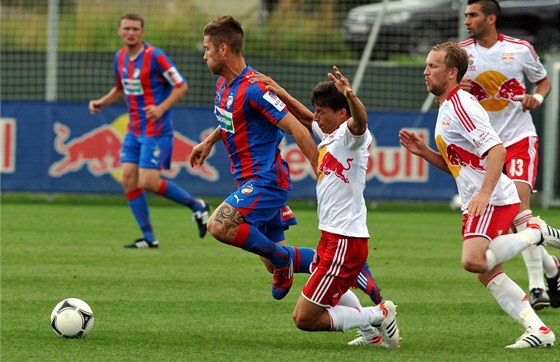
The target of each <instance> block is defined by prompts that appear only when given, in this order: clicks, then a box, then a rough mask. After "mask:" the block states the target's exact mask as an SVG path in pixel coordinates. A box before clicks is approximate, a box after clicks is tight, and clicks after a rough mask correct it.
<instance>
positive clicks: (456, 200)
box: [449, 195, 463, 210]
mask: <svg viewBox="0 0 560 362" xmlns="http://www.w3.org/2000/svg"><path fill="white" fill-rule="evenodd" d="M461 207H463V200H461V196H459V195H455V196H453V198H452V199H451V200H450V201H449V208H450V209H451V210H460V209H461Z"/></svg>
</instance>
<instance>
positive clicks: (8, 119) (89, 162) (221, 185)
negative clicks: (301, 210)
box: [0, 101, 456, 200]
mask: <svg viewBox="0 0 560 362" xmlns="http://www.w3.org/2000/svg"><path fill="white" fill-rule="evenodd" d="M0 106H1V112H2V114H1V122H0V129H1V132H0V136H1V138H0V150H1V152H2V154H0V160H1V161H2V167H1V168H0V172H1V173H2V183H1V189H2V191H3V192H4V191H18V192H68V193H108V194H116V193H121V192H122V189H121V186H120V178H121V171H120V159H119V155H120V148H121V145H122V140H123V138H124V135H125V133H126V129H127V123H128V114H127V112H126V108H125V107H124V105H116V106H112V107H108V108H105V109H103V110H102V111H101V112H100V113H99V114H98V115H96V116H92V115H90V114H89V111H88V107H87V103H46V102H12V101H7V102H1V105H0ZM368 116H369V128H370V131H371V133H372V135H373V141H372V144H371V146H370V157H369V162H368V168H367V185H366V190H365V196H366V198H367V199H369V200H448V199H450V198H451V197H452V196H453V195H454V194H455V193H456V187H455V183H454V181H453V178H452V177H450V176H449V175H448V174H444V173H443V172H441V171H439V170H436V169H435V168H433V167H431V166H429V165H428V164H427V163H426V162H425V161H424V160H422V159H420V158H418V157H416V156H414V155H412V154H410V153H409V152H407V151H406V150H405V149H404V148H402V147H401V146H400V144H399V140H398V132H399V130H400V129H401V128H407V129H413V130H415V131H416V132H417V133H418V134H419V135H420V136H421V137H423V138H424V139H426V140H428V141H429V142H430V144H432V146H433V147H434V148H435V145H434V144H433V143H434V141H433V136H432V134H431V132H432V129H433V126H434V122H435V120H436V114H435V113H426V114H421V113H414V112H369V113H368ZM173 122H174V126H175V133H174V135H173V144H174V147H173V154H172V162H171V168H170V169H169V170H166V171H165V172H164V173H163V175H164V177H167V178H170V179H173V180H174V181H175V182H178V183H179V184H181V185H182V186H184V187H185V188H186V189H187V190H189V192H191V193H193V194H195V195H198V196H201V197H225V196H227V195H228V194H229V193H230V192H232V191H234V189H235V183H234V181H233V178H232V176H231V174H230V172H229V170H230V163H229V159H228V156H227V153H226V151H225V148H224V147H223V144H221V143H218V144H217V145H216V147H215V149H214V151H213V153H212V154H210V155H209V157H208V158H207V159H206V163H205V165H204V166H203V167H200V168H198V167H197V168H192V167H191V166H190V165H189V162H188V158H189V155H190V153H191V151H192V149H193V147H194V146H195V145H197V144H198V143H199V142H200V141H201V140H203V139H204V138H205V137H206V136H207V135H208V134H209V132H211V131H212V130H213V129H214V128H215V127H216V126H217V122H216V119H215V117H214V115H213V113H212V109H211V108H193V107H175V108H174V109H173ZM281 149H282V154H283V156H284V158H285V159H286V160H287V161H288V164H289V167H290V173H291V176H292V181H293V185H294V189H293V191H292V194H291V197H292V198H298V199H314V198H315V182H316V181H315V178H314V176H313V172H312V170H311V168H310V166H309V164H308V162H307V160H306V159H305V156H304V155H303V153H302V152H301V151H300V150H299V148H298V147H297V145H296V144H295V142H294V140H293V139H292V138H291V137H289V136H287V137H286V139H285V140H284V142H283V143H282V145H281ZM348 162H349V160H336V159H333V158H332V157H331V158H329V156H328V155H324V157H323V160H322V164H321V167H323V168H324V170H323V172H334V174H335V175H336V176H337V177H339V178H340V180H341V182H346V180H347V179H346V177H345V171H346V170H347V167H348Z"/></svg>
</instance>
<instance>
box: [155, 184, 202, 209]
mask: <svg viewBox="0 0 560 362" xmlns="http://www.w3.org/2000/svg"><path fill="white" fill-rule="evenodd" d="M156 194H158V195H159V196H163V197H165V198H166V199H169V200H171V201H175V202H176V203H178V204H181V205H185V206H188V207H190V208H191V209H192V210H193V211H199V210H202V204H201V203H200V202H197V200H196V199H195V198H194V197H193V196H192V195H191V194H189V193H188V192H187V191H185V190H183V189H182V188H181V187H179V185H177V184H176V183H175V182H173V181H169V180H166V179H161V186H160V187H159V190H157V192H156Z"/></svg>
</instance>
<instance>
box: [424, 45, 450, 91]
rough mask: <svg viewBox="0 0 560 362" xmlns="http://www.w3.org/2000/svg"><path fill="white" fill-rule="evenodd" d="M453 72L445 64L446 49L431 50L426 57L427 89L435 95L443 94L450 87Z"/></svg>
mask: <svg viewBox="0 0 560 362" xmlns="http://www.w3.org/2000/svg"><path fill="white" fill-rule="evenodd" d="M452 74H453V72H452V71H450V70H449V69H448V68H447V66H446V65H445V52H444V51H441V50H439V51H431V52H430V53H429V54H428V57H427V58H426V68H425V69H424V81H425V82H426V89H427V90H428V92H430V93H432V94H433V95H435V96H436V97H437V96H441V95H442V94H444V93H445V91H446V89H447V88H448V87H449V84H450V81H451V80H452V79H453V78H452Z"/></svg>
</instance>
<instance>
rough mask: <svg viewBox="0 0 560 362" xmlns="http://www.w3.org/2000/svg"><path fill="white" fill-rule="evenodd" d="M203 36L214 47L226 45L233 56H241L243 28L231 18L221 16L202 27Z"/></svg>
mask: <svg viewBox="0 0 560 362" xmlns="http://www.w3.org/2000/svg"><path fill="white" fill-rule="evenodd" d="M204 35H205V36H208V37H210V41H211V42H212V43H213V44H214V45H215V46H219V45H220V44H223V43H225V44H227V45H228V46H229V48H230V49H231V51H232V52H233V53H235V54H243V36H244V35H243V28H242V27H241V24H240V23H239V21H237V20H235V19H234V18H233V17H232V16H230V15H227V16H222V17H220V18H218V19H216V20H214V21H212V22H210V23H208V24H206V26H205V27H204Z"/></svg>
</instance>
